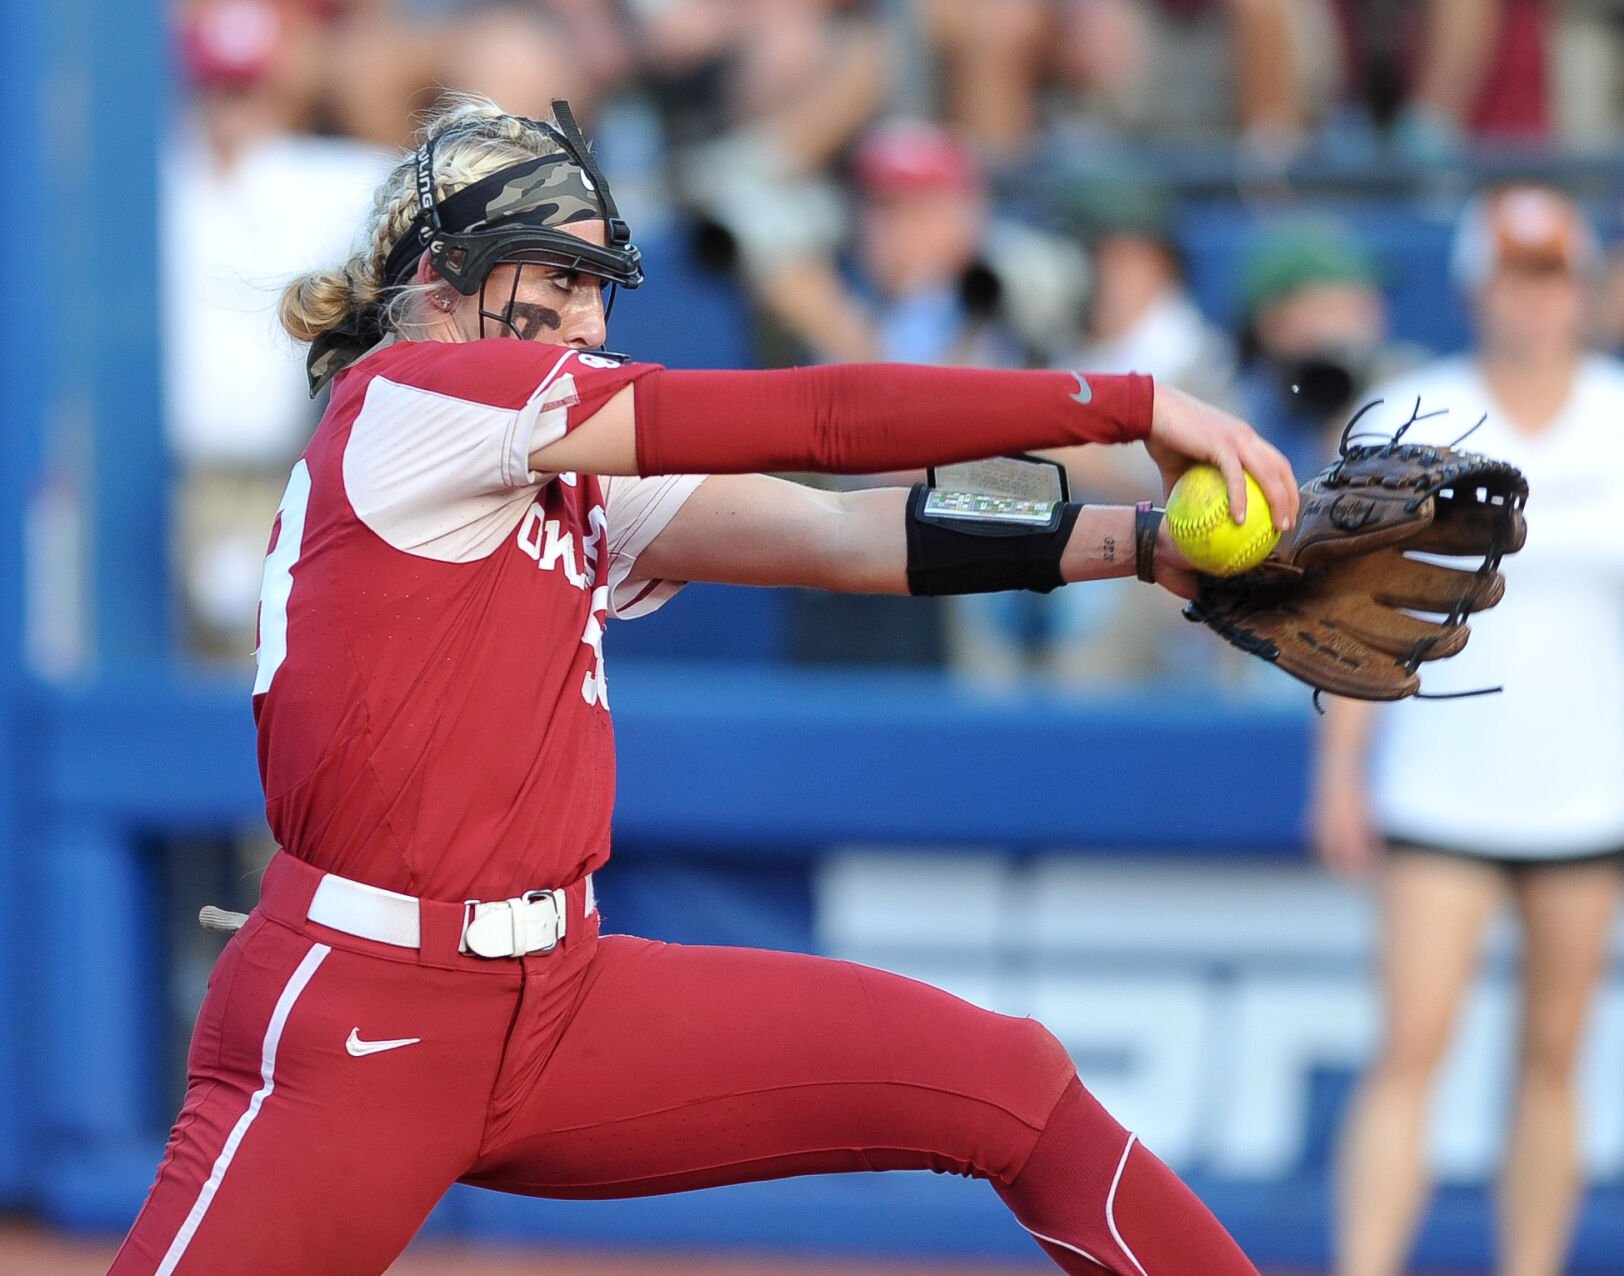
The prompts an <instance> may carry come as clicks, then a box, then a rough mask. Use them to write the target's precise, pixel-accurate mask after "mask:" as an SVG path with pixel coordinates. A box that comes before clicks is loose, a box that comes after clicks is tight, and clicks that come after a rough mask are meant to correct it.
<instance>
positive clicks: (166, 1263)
mask: <svg viewBox="0 0 1624 1276" xmlns="http://www.w3.org/2000/svg"><path fill="white" fill-rule="evenodd" d="M331 951H332V949H330V948H328V947H327V945H326V944H315V945H313V946H312V947H311V949H310V951H309V952H308V953H306V954H305V958H304V960H303V961H301V962H300V963H299V968H298V969H297V970H295V971H294V972H293V975H292V977H291V978H290V979H289V980H288V982H287V987H285V988H283V989H282V995H281V996H280V997H278V998H277V1000H276V1009H275V1010H273V1011H272V1012H271V1022H270V1023H269V1025H267V1027H266V1029H265V1043H264V1045H263V1046H262V1047H261V1049H260V1062H259V1075H260V1087H259V1089H258V1090H256V1091H254V1097H253V1098H251V1099H249V1100H248V1110H247V1111H246V1112H244V1113H243V1114H242V1116H240V1117H239V1118H237V1124H236V1125H234V1126H232V1128H231V1133H230V1134H229V1135H228V1136H227V1137H226V1145H225V1147H223V1148H221V1149H220V1155H219V1156H218V1157H216V1158H215V1161H214V1169H213V1170H211V1171H210V1172H209V1178H208V1181H207V1182H206V1183H204V1184H203V1188H202V1190H201V1191H200V1192H199V1193H198V1194H197V1200H196V1201H194V1202H193V1204H192V1209H191V1213H189V1214H187V1216H186V1221H185V1222H184V1223H182V1224H181V1225H180V1231H179V1232H177V1233H176V1234H175V1239H174V1240H173V1241H171V1242H170V1244H169V1251H168V1252H167V1253H166V1254H165V1255H164V1258H163V1262H161V1263H159V1264H158V1270H157V1271H156V1272H155V1273H154V1276H171V1273H172V1272H173V1271H174V1270H175V1268H176V1266H177V1265H178V1264H179V1263H180V1260H181V1257H182V1256H183V1255H184V1254H185V1253H186V1247H187V1246H188V1245H190V1244H191V1243H192V1237H193V1236H194V1235H196V1233H197V1229H198V1227H199V1226H201V1225H202V1222H203V1216H204V1215H205V1214H207V1213H208V1212H209V1206H210V1204H211V1203H212V1202H213V1201H214V1194H215V1193H216V1192H218V1191H219V1190H220V1180H222V1179H223V1178H225V1176H226V1171H227V1170H228V1169H230V1168H231V1161H232V1158H233V1157H235V1156H236V1155H237V1148H238V1147H239V1146H240V1145H241V1144H242V1140H243V1136H244V1135H245V1134H247V1133H248V1127H249V1126H251V1125H252V1124H253V1123H254V1118H255V1117H257V1116H258V1115H259V1110H260V1108H261V1107H263V1106H264V1104H265V1100H266V1099H267V1098H269V1097H270V1094H271V1091H272V1090H274V1089H276V1047H277V1045H278V1044H279V1043H280V1042H281V1040H282V1029H283V1028H284V1027H285V1026H286V1025H287V1022H288V1016H289V1015H290V1014H292V1013H293V1003H294V1002H296V1001H298V1000H299V994H300V993H302V992H304V989H305V985H306V984H308V983H309V982H310V977H311V976H312V975H314V974H315V973H316V967H318V966H320V965H321V963H322V961H323V959H324V958H325V957H326V956H327V954H328V953H330V952H331Z"/></svg>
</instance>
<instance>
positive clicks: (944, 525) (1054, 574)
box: [907, 483, 1083, 595]
mask: <svg viewBox="0 0 1624 1276" xmlns="http://www.w3.org/2000/svg"><path fill="white" fill-rule="evenodd" d="M933 498H934V499H933ZM1032 505H1033V503H1032V502H1022V501H1009V500H1005V499H1002V498H998V497H987V496H973V495H969V494H966V493H960V492H952V493H944V492H942V491H940V490H939V489H937V488H934V487H930V486H927V485H926V484H924V483H916V484H914V487H913V490H912V491H911V492H910V493H909V494H908V513H907V524H908V592H909V593H911V594H932V595H938V594H991V593H998V592H1000V591H1002V590H1006V589H1028V590H1032V591H1034V592H1036V593H1040V594H1047V593H1048V592H1049V591H1050V590H1052V589H1054V588H1055V587H1056V586H1058V585H1063V584H1065V583H1066V582H1065V580H1064V578H1063V577H1062V576H1061V575H1060V556H1061V555H1062V554H1063V553H1064V552H1065V549H1066V542H1067V541H1069V540H1070V539H1071V529H1072V527H1073V525H1074V524H1075V523H1076V522H1077V515H1078V514H1079V513H1081V512H1082V508H1083V507H1082V506H1081V505H1078V504H1072V503H1071V502H1067V501H1059V502H1055V503H1054V504H1053V505H1052V506H1049V507H1048V509H1047V511H1046V513H1045V512H1044V511H1042V510H1039V511H1038V512H1037V513H1034V512H1033V510H1032V508H1031V506H1032Z"/></svg>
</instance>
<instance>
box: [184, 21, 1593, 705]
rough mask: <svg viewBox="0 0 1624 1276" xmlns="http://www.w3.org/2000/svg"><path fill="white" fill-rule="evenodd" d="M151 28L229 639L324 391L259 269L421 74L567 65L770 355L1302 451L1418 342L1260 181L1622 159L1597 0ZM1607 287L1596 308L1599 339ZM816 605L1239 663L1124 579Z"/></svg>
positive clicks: (494, 87) (238, 649) (1080, 461)
mask: <svg viewBox="0 0 1624 1276" xmlns="http://www.w3.org/2000/svg"><path fill="white" fill-rule="evenodd" d="M174 32H175V46H174V47H175V51H176V71H177V82H178V83H180V84H181V85H182V86H183V87H182V92H181V93H180V94H179V103H178V110H177V118H176V120H175V123H174V128H173V130H172V134H171V137H170V140H169V144H168V146H167V148H166V154H165V160H164V163H165V173H164V181H163V192H164V210H163V226H164V244H163V264H162V270H163V284H164V307H165V357H166V361H167V380H166V399H167V404H166V413H167V420H168V424H169V437H170V440H171V444H172V448H173V452H174V456H175V460H176V462H177V464H176V474H177V486H176V492H175V506H174V508H175V509H176V512H177V516H176V529H177V537H176V554H177V568H178V579H179V580H180V582H181V588H182V590H183V593H184V601H185V610H186V615H187V618H188V633H189V643H190V645H191V647H192V649H193V651H194V652H195V653H196V654H198V655H200V656H203V657H205V658H211V659H220V660H226V661H241V660H246V659H247V658H248V655H249V653H250V652H251V650H252V646H253V617H254V606H255V600H256V599H257V596H258V588H259V563H260V559H261V557H262V555H263V551H264V544H265V537H266V530H267V529H268V527H269V526H270V523H271V521H272V518H273V516H274V512H275V508H276V504H277V498H278V496H279V494H280V491H281V487H282V483H283V481H284V479H285V475H286V472H287V468H288V466H289V464H290V463H291V461H292V460H293V458H294V457H296V456H297V454H298V452H299V450H300V449H301V448H302V446H303V443H304V440H305V438H306V437H307V435H308V432H309V430H310V428H311V426H312V425H313V424H314V422H315V419H316V416H317V413H318V410H319V407H320V404H319V403H317V404H312V403H311V402H309V401H308V400H307V398H306V397H305V387H304V377H303V369H302V364H301V352H300V351H297V350H295V349H294V348H293V347H292V346H291V345H290V344H289V343H288V342H287V341H286V340H285V339H284V338H282V337H281V336H280V334H278V333H277V332H276V330H275V325H274V323H273V319H272V311H273V302H274V298H275V294H276V289H277V288H278V287H279V286H280V284H281V283H282V282H283V281H284V280H285V279H286V277H288V276H289V275H291V274H293V273H295V272H296V271H298V270H301V269H306V268H309V267H312V266H316V265H322V264H330V263H334V262H336V261H338V260H340V259H341V258H342V257H343V256H344V255H345V253H346V251H347V248H348V243H347V237H348V236H349V234H350V233H351V232H352V230H353V228H354V227H355V226H357V225H358V224H360V222H361V218H362V213H363V210H364V209H365V208H366V207H367V206H368V203H369V201H370V198H371V192H372V190H373V189H374V187H375V186H376V185H377V183H378V181H379V180H380V178H381V177H382V176H383V174H384V173H385V172H386V171H387V169H388V168H389V166H390V165H392V164H393V163H395V162H397V160H398V158H399V154H400V149H401V148H402V147H404V146H406V145H407V144H408V143H409V140H410V138H411V135H412V131H413V127H414V120H415V117H416V113H417V112H419V111H421V110H422V109H424V108H425V107H428V106H430V105H431V104H432V103H433V102H434V101H435V100H436V99H437V98H438V97H439V96H440V95H442V94H443V93H444V92H446V91H447V90H450V89H466V90H472V91H477V92H480V93H485V94H488V95H490V96H492V97H494V98H495V99H496V100H497V101H499V102H501V103H502V104H503V105H504V106H505V107H506V108H507V109H508V110H510V111H512V112H515V113H518V114H525V115H532V116H538V117H544V116H546V115H547V114H548V111H549V103H550V101H551V100H552V99H553V98H554V97H567V98H568V99H569V100H570V102H571V103H572V105H573V107H574V109H575V112H576V114H577V116H578V117H579V118H580V119H581V121H582V123H583V126H584V127H585V128H586V130H587V132H588V134H589V135H590V136H593V137H594V138H595V139H596V146H597V149H598V152H599V156H600V159H601V161H602V163H603V165H604V167H605V170H606V172H607V174H608V175H609V177H610V179H611V181H612V182H613V183H614V185H615V190H616V196H617V199H618V200H619V202H620V204H621V207H622V209H623V211H624V212H625V214H626V216H627V217H628V220H629V221H630V222H631V224H632V226H633V228H634V230H635V232H636V233H637V235H638V237H639V238H640V239H642V238H644V237H647V236H649V235H656V236H665V237H667V238H668V239H669V240H670V241H671V242H677V243H680V244H681V245H682V250H683V252H684V253H686V254H688V256H689V257H690V258H691V260H692V261H693V262H694V263H695V264H696V266H697V267H698V268H701V269H704V270H706V271H709V272H712V273H713V274H715V275H716V276H718V277H722V278H725V279H726V280H728V282H729V286H730V287H732V288H734V289H736V290H737V291H738V293H739V294H740V296H741V297H743V298H744V299H745V304H746V305H747V308H748V313H749V315H750V329H751V331H750V342H751V348H752V349H753V350H754V352H755V358H756V360H757V362H759V363H761V364H762V365H768V366H770V365H776V364H788V363H806V362H818V361H844V360H867V359H885V360H901V361H908V362H919V363H942V364H977V365H984V366H1004V367H1020V366H1036V367H1041V366H1059V367H1079V368H1087V369H1090V370H1094V371H1102V372H1109V371H1127V370H1137V371H1144V372H1149V373H1152V374H1154V375H1155V376H1157V377H1158V378H1160V379H1163V380H1165V381H1168V382H1171V383H1173V384H1176V385H1180V386H1182V387H1184V388H1186V389H1189V390H1191V391H1193V392H1195V393H1197V394H1199V395H1202V396H1203V397H1206V398H1209V399H1212V400H1214V401H1216V402H1219V403H1221V404H1224V405H1226V406H1229V407H1231V408H1233V409H1234V410H1236V411H1239V412H1241V413H1242V414H1243V415H1245V416H1247V417H1248V419H1250V420H1252V421H1253V422H1254V424H1256V425H1257V426H1258V427H1259V428H1261V429H1263V430H1264V431H1265V432H1267V433H1268V434H1269V435H1270V436H1271V437H1272V438H1273V439H1275V440H1276V441H1277V442H1278V443H1279V444H1280V446H1282V448H1284V449H1285V450H1286V451H1287V452H1288V454H1290V455H1291V457H1292V459H1293V461H1294V463H1295V464H1296V466H1297V468H1298V471H1299V474H1302V475H1306V474H1308V473H1312V472H1313V471H1315V470H1317V469H1319V468H1320V467H1321V466H1322V465H1323V464H1325V463H1326V461H1327V460H1328V459H1329V457H1330V453H1331V450H1332V449H1333V448H1334V431H1335V429H1336V428H1337V427H1338V426H1339V425H1340V424H1341V422H1342V421H1343V420H1344V419H1345V417H1346V414H1347V412H1348V410H1349V409H1350V406H1352V405H1354V404H1355V403H1356V401H1357V400H1358V399H1359V396H1360V395H1361V394H1362V393H1363V392H1364V391H1365V390H1366V389H1368V388H1369V387H1370V386H1371V385H1373V384H1376V383H1378V382H1380V381H1383V380H1386V379H1387V378H1388V377H1389V376H1392V375H1394V374H1396V373H1398V372H1400V371H1402V370H1403V369H1405V368H1406V367H1409V366H1413V365H1414V364H1416V363H1417V362H1419V361H1420V360H1421V359H1422V358H1423V357H1425V352H1423V351H1420V350H1417V349H1413V348H1411V347H1409V346H1407V345H1405V344H1404V343H1403V342H1401V341H1399V340H1397V339H1395V336H1394V334H1393V332H1392V330H1391V329H1392V325H1391V323H1390V321H1389V317H1388V310H1387V304H1386V296H1385V288H1386V285H1387V283H1388V282H1390V281H1388V280H1386V279H1384V276H1383V269H1382V264H1381V263H1380V262H1379V261H1378V259H1377V256H1376V254H1375V253H1373V251H1372V249H1371V246H1370V245H1368V244H1366V243H1364V242H1362V241H1361V239H1360V238H1359V236H1358V234H1357V233H1356V231H1355V229H1353V228H1351V227H1350V226H1349V225H1348V224H1346V223H1344V222H1342V221H1338V220H1335V219H1332V218H1327V217H1323V216H1309V215H1307V214H1304V213H1302V212H1300V211H1297V212H1292V211H1290V210H1289V204H1290V200H1289V191H1290V182H1291V179H1292V175H1293V174H1294V173H1295V172H1297V171H1298V170H1299V169H1300V168H1301V166H1303V165H1316V164H1317V165H1320V166H1323V167H1329V168H1332V169H1335V168H1337V167H1338V166H1343V167H1347V166H1352V167H1354V168H1358V169H1361V170H1362V171H1370V172H1379V171H1383V170H1391V171H1396V172H1407V173H1440V172H1447V171H1450V170H1451V169H1452V168H1453V167H1455V166H1462V167H1466V166H1469V165H1470V162H1471V160H1472V157H1473V156H1474V155H1477V154H1479V153H1480V152H1481V151H1482V150H1483V149H1484V148H1486V147H1497V148H1501V152H1502V153H1503V152H1504V151H1506V150H1507V149H1509V150H1511V151H1512V152H1515V150H1516V149H1517V148H1525V149H1526V150H1527V152H1528V153H1529V154H1547V155H1548V154H1550V153H1553V152H1561V153H1563V154H1567V155H1570V156H1573V157H1576V158H1579V159H1582V158H1583V157H1586V156H1612V157H1613V158H1614V159H1616V151H1615V150H1613V149H1611V148H1614V147H1616V142H1615V140H1614V139H1615V138H1616V136H1617V134H1618V126H1619V124H1620V123H1621V122H1624V0H177V8H176V11H175V13H174ZM1215 162H1217V163H1219V164H1220V165H1221V167H1222V171H1224V172H1226V173H1228V174H1230V175H1232V176H1234V177H1235V178H1236V180H1237V181H1238V182H1239V185H1240V189H1242V191H1243V192H1244V191H1247V190H1250V191H1252V192H1253V193H1254V198H1257V199H1261V200H1262V201H1264V202H1265V203H1267V204H1268V205H1269V210H1270V215H1269V216H1268V217H1266V218H1264V219H1262V222H1263V225H1264V229H1262V230H1260V231H1259V232H1258V233H1257V234H1255V235H1254V236H1253V237H1252V238H1251V240H1250V241H1249V242H1248V243H1247V244H1246V245H1244V246H1243V248H1242V250H1241V251H1240V260H1239V262H1238V265H1237V269H1236V272H1235V281H1236V283H1235V290H1236V296H1235V298H1234V303H1235V304H1234V307H1233V310H1232V311H1231V312H1230V313H1226V314H1216V313H1207V312H1204V310H1203V308H1202V306H1201V305H1200V304H1199V303H1198V300H1197V297H1196V294H1195V292H1194V291H1193V290H1192V287H1191V285H1190V281H1189V278H1188V270H1187V262H1186V259H1185V245H1184V243H1183V242H1182V240H1181V236H1180V228H1181V209H1182V201H1183V200H1184V199H1186V198H1187V197H1188V191H1189V188H1190V182H1189V180H1188V178H1189V175H1190V174H1191V173H1203V172H1204V173H1208V174H1210V173H1211V172H1212V171H1214V163H1215ZM1258 192H1261V193H1262V194H1261V195H1258V194H1257V193H1258ZM1613 199H1614V200H1615V201H1616V199H1617V192H1616V191H1615V192H1614V193H1613ZM1282 205H1284V206H1286V207H1285V208H1284V209H1283V208H1282ZM1615 211H1616V210H1615ZM1621 273H1624V272H1621ZM650 287H651V288H658V287H660V283H659V281H658V280H654V281H652V282H651V285H650ZM1608 295H1610V296H1611V297H1612V298H1613V300H1612V301H1611V302H1609V303H1606V304H1604V305H1601V306H1598V307H1597V310H1596V315H1597V318H1596V325H1597V326H1596V338H1595V339H1596V341H1597V342H1598V343H1599V344H1601V345H1602V346H1603V347H1607V348H1616V347H1617V346H1618V344H1619V342H1620V340H1621V336H1624V288H1617V289H1615V290H1613V292H1612V293H1610V294H1608ZM623 304H628V305H636V304H638V299H636V298H631V299H628V300H627V301H625V302H623ZM1609 315H1610V317H1609ZM611 344H612V345H613V344H614V340H613V334H612V335H611ZM630 353H632V354H634V355H636V354H639V353H641V352H639V351H636V350H633V351H631V352H630ZM1063 459H1064V460H1065V461H1066V462H1067V465H1068V469H1069V470H1070V474H1071V481H1072V491H1073V496H1074V498H1078V499H1083V500H1101V501H1131V500H1134V499H1137V498H1139V497H1142V496H1146V495H1151V494H1153V488H1154V479H1155V475H1154V471H1153V469H1151V468H1149V467H1148V463H1146V462H1144V461H1143V458H1138V457H1136V456H1135V455H1133V454H1132V453H1130V452H1129V451H1128V450H1126V449H1093V450H1090V451H1087V452H1083V451H1079V452H1078V453H1076V454H1074V455H1068V456H1066V457H1064V458H1063ZM806 605H807V606H809V607H816V606H819V605H824V606H830V607H840V608H846V610H845V611H844V612H842V613H841V614H840V615H839V616H834V615H831V617H830V619H831V621H832V622H834V621H838V623H831V624H829V625H822V624H816V623H815V624H814V625H813V626H812V627H813V628H815V629H817V630H819V631H820V632H825V631H827V632H838V631H841V630H842V629H844V630H845V631H848V632H853V633H862V634H863V635H865V641H867V642H868V643H869V644H870V645H869V646H867V647H865V648H864V650H863V651H862V652H860V653H858V652H847V653H845V654H846V655H849V656H852V658H861V659H874V660H888V659H891V660H904V661H914V662H920V661H925V662H932V661H940V662H945V663H948V664H950V665H951V666H952V667H953V668H955V669H956V670H958V671H960V672H961V673H963V674H964V675H965V676H967V677H971V678H974V679H977V680H980V681H985V682H994V683H1002V682H1008V681H1011V680H1014V679H1019V678H1023V677H1027V676H1031V675H1033V674H1038V675H1044V676H1052V677H1054V678H1057V679H1060V680H1063V681H1065V682H1069V683H1074V684H1080V685H1091V684H1093V683H1095V682H1097V681H1100V680H1116V679H1123V678H1149V677H1158V676H1165V675H1167V674H1168V673H1169V672H1171V671H1180V672H1183V673H1186V674H1187V673H1189V672H1190V671H1191V670H1192V669H1197V668H1199V669H1200V670H1201V671H1202V676H1207V675H1215V676H1219V677H1231V676H1233V677H1234V678H1237V679H1240V680H1243V681H1244V680H1245V678H1246V677H1248V674H1247V673H1246V672H1245V670H1244V668H1242V667H1241V662H1227V661H1226V658H1225V657H1224V656H1223V655H1222V653H1221V652H1219V651H1218V650H1216V649H1217V648H1218V644H1215V643H1211V642H1210V641H1203V640H1202V639H1200V638H1199V637H1198V636H1194V635H1193V631H1191V627H1189V626H1186V625H1183V624H1182V622H1180V621H1179V620H1178V609H1177V606H1176V604H1175V603H1174V601H1173V600H1172V599H1170V598H1166V597H1159V596H1157V595H1156V591H1150V590H1144V589H1143V588H1142V587H1138V586H1135V585H1132V584H1131V583H1130V582H1117V583H1113V584H1111V585H1105V586H1098V587H1090V588H1087V589H1073V590H1063V591H1059V592H1058V593H1057V594H1055V595H1052V596H1048V597H1037V596H1033V597H1025V596H1019V597H997V598H977V599H968V600H954V601H952V602H951V603H937V602H935V601H933V600H908V601H907V602H906V603H905V604H904V610H903V611H901V612H895V611H893V612H887V613H886V619H885V620H884V621H883V623H879V624H872V623H870V624H865V623H864V620H863V613H862V607H863V606H865V605H866V604H863V603H855V604H853V603H851V602H850V600H840V602H839V603H837V604H817V603H807V604H806ZM874 605H875V606H881V605H884V602H883V601H876V602H875V604H874ZM890 605H892V606H893V607H894V606H895V604H894V601H892V602H891V604H890ZM852 607H855V608H856V610H855V611H853V610H851V608H852ZM814 619H816V618H814ZM876 636H878V637H880V638H883V639H884V640H885V641H889V642H890V643H891V644H892V645H891V646H890V647H887V646H886V645H885V641H882V642H880V643H879V645H878V646H877V647H876V646H874V645H873V644H874V640H875V638H876ZM825 637H826V638H827V633H825ZM815 654H816V656H817V657H818V658H824V657H828V658H841V656H842V651H841V648H840V644H839V642H838V641H833V642H831V641H827V640H826V641H824V642H822V644H821V645H820V648H819V651H818V652H817V653H815Z"/></svg>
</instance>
